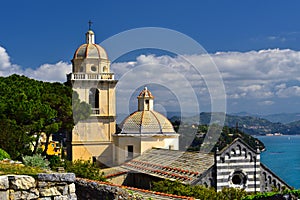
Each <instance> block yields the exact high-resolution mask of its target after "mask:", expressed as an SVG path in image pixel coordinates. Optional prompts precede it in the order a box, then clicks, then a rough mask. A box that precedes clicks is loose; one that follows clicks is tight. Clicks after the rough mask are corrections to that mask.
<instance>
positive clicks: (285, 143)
mask: <svg viewBox="0 0 300 200" xmlns="http://www.w3.org/2000/svg"><path fill="white" fill-rule="evenodd" d="M257 138H258V139H259V140H261V141H262V142H263V143H264V144H265V146H266V149H267V150H266V151H265V152H262V153H261V162H262V163H263V164H265V165H266V166H267V167H268V168H269V169H271V170H272V171H273V172H275V173H276V174H277V175H278V176H279V177H280V178H282V179H283V180H284V181H285V182H286V183H288V184H289V185H290V186H292V187H294V188H296V189H300V135H294V136H257Z"/></svg>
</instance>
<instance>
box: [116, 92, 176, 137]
mask: <svg viewBox="0 0 300 200" xmlns="http://www.w3.org/2000/svg"><path fill="white" fill-rule="evenodd" d="M137 99H138V110H137V111H136V112H134V113H132V114H130V115H129V116H128V117H127V118H126V119H125V120H124V121H123V122H122V124H121V129H122V131H121V134H175V131H174V128H173V126H172V124H171V122H170V121H169V120H168V119H167V118H166V117H165V116H163V115H162V114H160V113H159V112H156V111H154V110H153V99H154V97H153V96H152V94H151V92H150V91H149V90H148V89H147V87H145V88H144V89H143V90H142V91H141V92H140V94H139V96H138V97H137Z"/></svg>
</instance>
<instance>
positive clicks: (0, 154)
mask: <svg viewBox="0 0 300 200" xmlns="http://www.w3.org/2000/svg"><path fill="white" fill-rule="evenodd" d="M5 158H7V159H10V155H9V154H8V153H7V152H6V151H4V150H3V149H0V160H3V159H5Z"/></svg>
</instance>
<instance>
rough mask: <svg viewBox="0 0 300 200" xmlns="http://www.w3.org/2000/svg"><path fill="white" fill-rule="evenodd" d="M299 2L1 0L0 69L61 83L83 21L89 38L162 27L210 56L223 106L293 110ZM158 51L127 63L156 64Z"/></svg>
mask: <svg viewBox="0 0 300 200" xmlns="http://www.w3.org/2000/svg"><path fill="white" fill-rule="evenodd" d="M299 7H300V2H299V1H276V0H272V1H258V0H257V1H256V0H255V1H237V0H236V1H196V0H191V1H178V0H173V1H159V0H154V1H88V2H85V1H77V0H75V1H74V0H73V1H58V0H52V1H38V0H28V1H16V0H11V1H3V2H1V8H2V9H1V12H0V18H1V22H2V27H1V31H0V47H1V49H0V72H1V73H0V75H2V76H7V75H9V74H12V73H19V74H25V75H28V76H31V77H33V78H37V79H41V80H46V81H64V80H63V78H60V77H65V75H64V72H66V71H62V72H61V73H62V75H61V76H59V77H58V75H57V74H58V71H59V70H61V69H65V70H67V69H69V68H70V60H71V59H72V56H73V53H74V51H75V50H76V48H77V47H78V46H79V45H80V44H82V43H83V42H84V33H85V32H86V31H87V29H88V23H87V22H88V21H89V20H92V21H93V25H92V29H93V30H94V32H95V33H96V41H97V43H101V42H102V41H103V40H105V39H107V38H109V37H111V36H113V35H115V34H118V33H120V32H122V31H126V30H130V29H134V28H140V27H162V28H168V29H172V30H176V31H178V32H181V33H183V34H186V35H187V36H189V37H191V38H192V39H194V40H195V41H197V42H198V43H199V44H201V45H202V46H203V47H204V49H205V50H206V51H207V52H208V53H209V54H210V55H211V57H212V58H213V59H215V62H216V64H217V66H218V67H219V68H220V72H221V74H222V76H223V79H224V85H225V89H226V93H227V110H228V112H239V111H247V112H250V113H261V114H263V113H279V112H300V106H299V103H298V102H300V101H299V100H300V79H299V78H298V77H300V72H299V71H300V70H299V68H300V67H299V64H300V53H299V51H300V25H299V21H300V12H299ZM162 56H163V55H160V56H154V57H149V55H148V57H147V56H146V57H139V59H138V60H133V61H134V62H135V64H134V65H136V63H139V62H140V63H141V62H142V63H143V62H145V60H149V59H150V60H152V61H153V60H155V61H157V62H162V60H163V59H162V58H164V57H162ZM165 58H167V56H165ZM127 61H128V60H127ZM169 61H170V63H168V64H170V65H171V63H172V62H173V61H174V60H172V59H169ZM176 62H178V60H177V61H176ZM129 65H131V66H132V63H131V64H128V63H125V61H124V62H123V65H122V64H118V66H120V67H122V70H126V69H129V68H130V67H129ZM116 66H117V65H116ZM49 68H51V69H53V70H58V71H51V69H49ZM112 69H116V68H113V67H112ZM118 69H120V68H118ZM118 69H116V70H118ZM47 70H48V71H47ZM116 73H118V72H116ZM298 75H299V76H298ZM158 93H159V92H158ZM204 94H205V92H204ZM158 96H159V95H158ZM200 96H201V95H200ZM204 104H205V103H204ZM174 105H177V104H174ZM161 106H162V107H163V106H164V105H163V103H162V104H161ZM165 106H166V105H165ZM208 107H209V104H207V106H205V105H204V106H203V111H207V110H209V109H208Z"/></svg>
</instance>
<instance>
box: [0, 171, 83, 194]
mask: <svg viewBox="0 0 300 200" xmlns="http://www.w3.org/2000/svg"><path fill="white" fill-rule="evenodd" d="M75 179H76V178H75V174H73V173H54V174H44V173H42V174H38V175H37V177H36V178H33V177H32V176H27V175H5V176H0V199H1V200H19V199H26V200H27V199H28V200H29V199H39V200H53V199H54V200H65V199H70V200H77V197H76V194H75V183H74V182H75Z"/></svg>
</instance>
